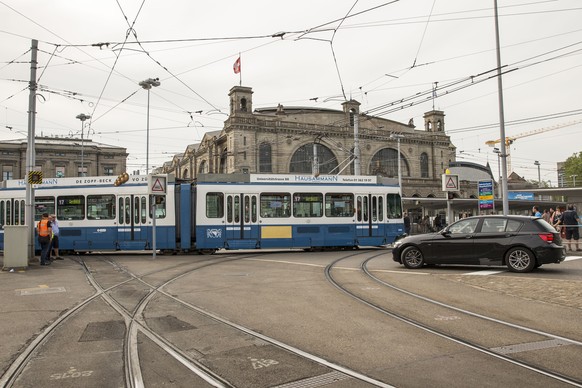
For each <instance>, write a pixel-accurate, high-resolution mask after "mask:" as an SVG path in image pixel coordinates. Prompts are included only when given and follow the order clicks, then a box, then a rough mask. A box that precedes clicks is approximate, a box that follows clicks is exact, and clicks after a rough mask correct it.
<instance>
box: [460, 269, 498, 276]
mask: <svg viewBox="0 0 582 388" xmlns="http://www.w3.org/2000/svg"><path fill="white" fill-rule="evenodd" d="M503 272H507V271H499V270H497V271H491V270H489V271H476V272H468V273H464V274H463V275H471V276H488V275H495V274H498V273H503Z"/></svg>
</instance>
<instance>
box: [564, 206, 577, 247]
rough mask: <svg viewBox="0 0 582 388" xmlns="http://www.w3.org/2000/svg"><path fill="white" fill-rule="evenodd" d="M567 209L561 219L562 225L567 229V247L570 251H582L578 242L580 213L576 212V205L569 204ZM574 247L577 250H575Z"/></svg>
mask: <svg viewBox="0 0 582 388" xmlns="http://www.w3.org/2000/svg"><path fill="white" fill-rule="evenodd" d="M567 209H568V210H566V211H565V212H563V213H562V217H561V218H560V225H563V226H564V227H565V228H566V246H567V248H568V250H569V251H574V250H576V251H582V249H580V246H579V245H578V240H579V239H580V231H579V229H580V226H579V225H578V223H579V222H580V217H578V213H576V211H575V210H574V205H572V204H568V207H567ZM572 240H574V242H572ZM574 245H575V246H576V249H574Z"/></svg>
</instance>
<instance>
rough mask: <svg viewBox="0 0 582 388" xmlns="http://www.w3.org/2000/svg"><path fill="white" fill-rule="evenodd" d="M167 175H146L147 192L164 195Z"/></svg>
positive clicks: (166, 187)
mask: <svg viewBox="0 0 582 388" xmlns="http://www.w3.org/2000/svg"><path fill="white" fill-rule="evenodd" d="M167 181H168V176H167V175H166V174H156V175H154V174H149V175H148V194H150V195H166V191H167V189H168V186H167Z"/></svg>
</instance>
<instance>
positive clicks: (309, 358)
mask: <svg viewBox="0 0 582 388" xmlns="http://www.w3.org/2000/svg"><path fill="white" fill-rule="evenodd" d="M355 254H357V253H351V254H349V255H347V256H353V255H355ZM265 255H266V253H260V254H254V255H241V254H240V253H239V254H236V255H231V256H227V257H222V258H219V259H217V258H216V257H213V258H212V259H211V260H206V261H205V262H202V263H201V262H197V263H189V264H181V265H176V266H171V267H165V268H162V269H157V270H152V271H149V272H147V271H146V272H143V273H141V274H134V273H132V272H131V271H130V270H129V269H127V268H125V267H124V266H122V265H119V263H117V262H116V261H115V260H114V259H111V258H110V257H106V256H104V257H99V258H98V262H97V261H96V262H93V263H92V265H88V264H87V262H86V261H84V260H81V259H80V258H77V259H76V261H77V262H78V263H79V265H81V266H82V268H83V270H84V272H85V275H86V277H87V279H88V281H89V283H90V284H91V286H92V287H93V288H94V289H95V294H94V295H92V296H90V297H88V298H86V299H85V300H83V301H81V302H80V303H79V304H78V305H76V306H75V307H74V308H71V309H70V310H68V311H67V312H65V313H64V314H63V315H62V316H61V317H59V318H58V319H57V320H56V321H54V322H53V323H52V324H51V325H50V326H49V327H47V328H46V329H45V330H44V331H43V332H42V333H40V334H39V335H38V336H37V337H36V338H35V339H34V340H33V341H32V342H31V344H30V345H29V346H28V347H27V348H26V349H25V350H24V351H23V352H22V353H21V354H20V355H19V356H18V357H17V358H16V359H15V361H14V362H13V363H12V364H11V366H10V367H9V369H8V370H7V372H6V373H5V374H4V375H3V376H2V378H1V379H0V386H2V387H13V386H19V383H18V381H19V379H20V378H21V377H22V375H23V373H31V369H32V368H27V367H29V366H30V364H31V362H33V360H35V359H38V354H39V352H41V349H42V348H43V346H44V345H46V344H48V343H50V342H51V341H58V340H57V339H56V337H57V335H56V333H57V331H59V330H60V331H67V330H68V328H67V323H68V322H70V321H71V320H72V319H74V318H75V319H79V317H80V316H82V315H83V314H84V312H85V310H89V306H92V305H93V304H94V303H97V302H98V301H100V302H103V303H104V305H106V306H107V307H108V308H109V309H111V310H112V311H113V312H114V313H115V314H116V315H117V316H119V317H121V318H122V320H123V325H124V327H125V330H124V335H123V342H122V346H121V348H122V349H119V352H121V354H122V360H123V364H124V365H123V367H122V368H123V375H124V377H123V379H124V384H125V386H127V387H132V388H140V387H144V386H154V385H155V383H151V382H149V383H148V377H144V374H143V372H144V367H145V368H147V366H144V365H143V364H142V363H141V362H140V353H142V352H143V348H144V344H143V342H144V339H145V338H147V340H148V341H149V342H151V343H152V344H154V345H152V346H155V348H156V349H159V350H161V351H162V352H163V353H164V354H165V355H166V357H167V358H168V359H171V360H173V361H172V362H173V363H179V364H180V365H181V366H182V367H183V368H185V369H187V370H189V371H190V372H191V373H192V376H194V375H196V376H197V378H198V379H200V381H204V384H205V385H208V386H216V387H234V386H237V387H246V386H256V385H248V384H244V383H241V381H240V380H239V381H238V382H237V381H236V379H232V377H233V376H231V375H230V376H224V373H222V372H224V369H223V370H222V371H218V372H217V371H215V370H213V365H210V366H209V365H206V364H205V363H204V362H201V361H200V360H198V359H196V357H193V356H192V353H191V351H189V350H188V347H187V346H183V345H182V344H180V341H176V338H175V337H174V338H169V337H168V336H167V335H166V334H167V333H163V332H159V331H157V330H156V329H155V328H152V327H151V325H150V323H151V317H150V319H148V318H147V317H146V314H147V312H148V311H149V310H150V309H151V305H152V301H154V300H157V303H158V305H163V306H166V305H168V304H175V305H177V306H180V308H181V309H183V311H180V313H181V314H183V315H188V314H190V315H192V314H195V315H197V316H198V317H199V318H196V319H198V320H205V321H212V322H214V324H213V325H215V327H217V328H218V329H216V330H219V331H220V333H222V334H223V335H224V336H232V337H233V338H236V337H240V336H245V337H249V338H250V337H252V338H254V340H253V341H254V342H257V341H258V342H261V344H263V345H262V349H267V352H266V354H277V357H279V359H280V358H284V357H287V358H289V357H291V356H285V355H283V354H284V353H287V354H290V355H292V357H294V358H295V359H298V360H303V361H300V362H299V363H303V364H312V366H311V367H310V368H311V369H313V370H314V372H313V374H314V375H313V376H308V377H306V376H302V375H300V374H299V375H298V376H297V379H298V380H299V381H301V380H304V381H305V384H309V380H311V379H313V380H314V381H315V380H317V379H319V380H321V381H326V379H327V380H329V381H343V380H346V379H351V380H352V382H353V386H378V387H390V385H389V384H386V383H384V382H382V381H378V380H375V379H373V378H371V377H369V376H366V375H364V374H361V373H359V372H356V371H353V370H351V369H350V368H347V367H344V366H341V365H337V364H335V363H333V362H330V361H328V360H326V359H324V358H322V357H319V356H317V355H313V354H310V353H309V352H306V351H304V350H301V349H298V348H295V347H293V346H291V345H289V344H286V343H284V342H282V341H279V340H277V339H275V338H272V337H269V336H267V335H265V334H262V333H259V332H257V331H255V330H253V329H252V328H248V327H245V326H243V325H240V324H237V323H236V322H232V321H229V320H227V319H225V318H224V317H221V316H218V315H217V314H214V313H213V312H211V311H209V310H207V309H204V308H201V307H199V306H196V305H194V304H192V303H188V302H187V301H185V300H183V299H181V298H180V297H179V296H176V295H172V294H170V293H169V292H167V291H165V290H164V288H165V287H167V286H168V285H170V284H172V283H175V282H177V281H179V280H180V279H185V278H187V277H188V276H189V275H191V274H193V273H194V272H196V271H200V270H202V269H204V268H208V267H211V266H218V265H224V264H227V263H229V262H232V261H237V260H244V259H248V258H256V257H257V256H259V257H264V256H265ZM221 259H223V260H221ZM164 272H165V273H166V274H165V275H164ZM148 277H150V278H152V279H150V280H148ZM98 279H99V280H98ZM137 284H139V285H140V286H137ZM132 291H135V292H132ZM116 293H117V294H116ZM125 294H131V295H130V297H128V296H127V295H125ZM124 295H125V299H123V297H124ZM120 296H121V298H120ZM118 299H119V300H118ZM93 308H94V309H97V308H96V307H93ZM154 308H155V307H154ZM86 313H87V312H85V314H86ZM150 315H151V314H150ZM200 317H201V318H200ZM205 324H206V325H210V324H208V323H205ZM140 338H141V339H140ZM180 338H182V339H184V338H185V337H180ZM246 341H248V340H246ZM156 357H159V355H156ZM274 358H275V357H273V359H274ZM270 361H273V360H270V359H268V358H265V359H261V360H259V362H263V363H268V362H270ZM111 362H112V361H111ZM273 362H274V361H273ZM265 365H267V364H265ZM28 378H29V380H30V379H34V378H33V377H32V376H30V375H29V376H28ZM150 378H151V376H150ZM192 378H194V377H192ZM245 378H248V376H247V377H245ZM186 379H190V377H186ZM287 379H288V377H287ZM233 380H234V381H233ZM52 383H53V384H52V385H51V384H46V382H44V383H40V385H43V386H56V385H55V384H54V383H56V382H55V381H53V382H52ZM84 385H85V386H99V385H95V384H93V385H92V384H86V383H85V384H84ZM274 385H279V384H265V385H264V386H274ZM281 386H284V384H282V385H281ZM299 386H301V384H300V385H299Z"/></svg>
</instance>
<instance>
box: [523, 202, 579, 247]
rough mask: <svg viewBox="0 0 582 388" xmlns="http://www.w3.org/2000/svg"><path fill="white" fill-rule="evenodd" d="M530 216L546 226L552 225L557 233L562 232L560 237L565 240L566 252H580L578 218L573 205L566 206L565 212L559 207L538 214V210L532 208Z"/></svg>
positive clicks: (535, 207)
mask: <svg viewBox="0 0 582 388" xmlns="http://www.w3.org/2000/svg"><path fill="white" fill-rule="evenodd" d="M532 216H534V217H538V218H542V219H543V220H544V221H546V222H547V223H548V224H550V225H552V226H553V227H554V228H556V230H557V231H558V232H561V233H562V232H563V233H562V236H563V238H565V240H566V249H567V250H568V251H582V249H581V248H580V244H579V243H578V240H579V239H580V227H582V226H581V225H580V217H579V216H578V213H576V210H575V208H574V205H573V204H568V205H567V206H566V210H565V211H564V212H562V211H561V210H560V208H559V207H556V209H555V210H554V209H553V208H550V210H544V212H543V214H542V213H540V211H539V208H538V207H537V206H534V207H533V208H532Z"/></svg>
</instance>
